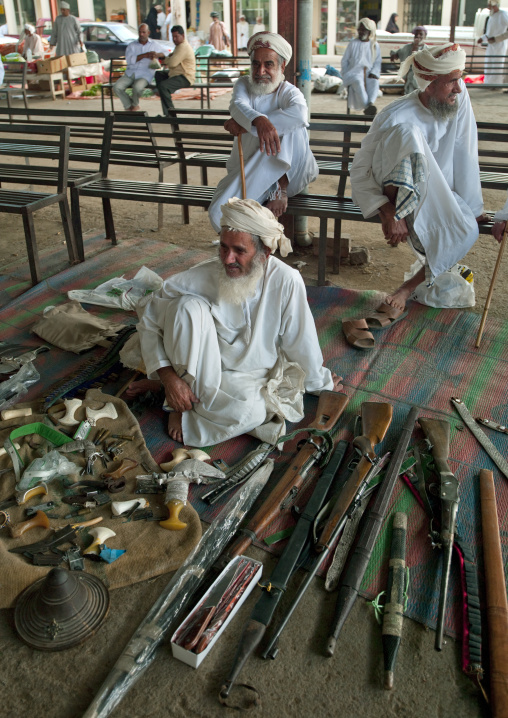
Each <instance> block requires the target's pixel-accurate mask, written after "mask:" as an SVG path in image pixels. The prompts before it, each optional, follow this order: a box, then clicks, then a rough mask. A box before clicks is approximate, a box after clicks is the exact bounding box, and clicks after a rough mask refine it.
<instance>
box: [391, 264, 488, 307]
mask: <svg viewBox="0 0 508 718" xmlns="http://www.w3.org/2000/svg"><path fill="white" fill-rule="evenodd" d="M422 266H424V265H423V263H422V262H421V261H420V260H419V259H417V260H416V262H415V263H414V264H413V265H412V266H411V269H410V270H409V272H407V273H406V274H404V281H407V280H408V279H411V277H413V276H414V275H415V274H416V272H417V271H418V270H419V269H420V268H421V267H422ZM468 273H469V278H468V279H464V276H463V275H467V274H468ZM472 274H473V273H472V272H471V271H470V270H469V267H466V266H465V265H464V264H460V265H459V264H456V265H455V266H454V267H452V268H451V269H449V270H448V271H447V272H443V273H442V274H440V275H439V276H438V277H436V278H435V279H434V281H433V282H432V283H430V282H427V281H425V282H422V283H421V284H419V285H418V286H417V287H416V289H415V290H414V292H413V293H412V294H411V297H410V299H414V300H415V301H416V302H419V303H420V304H426V305H427V306H428V307H437V308H439V309H462V308H464V307H474V305H475V294H474V283H473V278H472Z"/></svg>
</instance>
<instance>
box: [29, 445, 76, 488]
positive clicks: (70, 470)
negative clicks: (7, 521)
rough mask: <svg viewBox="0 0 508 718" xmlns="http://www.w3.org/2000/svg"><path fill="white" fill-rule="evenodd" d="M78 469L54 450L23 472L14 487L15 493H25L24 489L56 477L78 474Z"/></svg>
mask: <svg viewBox="0 0 508 718" xmlns="http://www.w3.org/2000/svg"><path fill="white" fill-rule="evenodd" d="M79 471H80V467H79V466H77V465H76V464H75V463H74V462H72V461H69V459H68V458H67V457H65V456H62V454H60V453H59V452H58V451H57V450H56V449H53V450H52V451H48V453H47V454H44V456H43V457H41V458H39V459H34V460H33V461H32V463H31V464H30V466H28V467H27V468H26V469H25V471H24V472H23V476H22V477H21V481H19V483H18V484H17V485H16V490H17V491H25V490H26V489H30V488H32V486H36V485H37V484H39V483H40V482H41V481H45V482H48V481H51V479H54V478H55V477H56V476H69V475H71V476H72V475H74V474H78V473H79Z"/></svg>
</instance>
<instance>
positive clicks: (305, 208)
mask: <svg viewBox="0 0 508 718" xmlns="http://www.w3.org/2000/svg"><path fill="white" fill-rule="evenodd" d="M110 122H113V118H110V119H108V120H107V123H110ZM345 161H347V162H349V160H345ZM108 164H109V157H108V148H107V145H106V144H105V147H104V157H103V161H102V163H101V172H102V176H101V179H99V180H95V181H93V182H90V183H86V184H83V185H81V186H79V187H77V188H76V192H77V194H79V195H80V196H83V197H96V198H100V199H101V200H102V203H103V207H104V214H105V225H106V235H107V237H108V238H110V239H111V241H112V242H113V244H116V242H117V238H116V233H115V228H114V220H113V213H112V210H111V200H130V201H142V202H154V203H163V204H172V205H183V206H185V207H191V206H192V207H202V208H204V209H207V208H208V207H209V205H210V202H211V200H212V197H213V193H214V190H215V188H214V187H208V186H200V185H189V184H186V183H182V184H171V183H167V182H142V181H128V180H116V179H110V178H108ZM341 171H343V172H344V173H345V172H346V170H345V168H343V170H341ZM341 179H343V177H342V175H341ZM339 185H340V182H339ZM287 213H288V214H290V215H301V216H307V217H317V218H318V219H319V220H320V231H319V259H318V284H319V285H323V284H324V283H325V272H326V245H327V223H328V220H330V219H331V220H333V221H335V222H336V223H339V227H340V222H342V220H350V221H351V220H352V221H361V222H363V221H366V220H364V218H363V216H362V214H361V211H360V209H359V207H357V206H356V205H355V204H354V202H353V200H352V199H350V198H347V197H338V196H337V195H310V194H302V195H297V196H296V197H290V198H289V202H288V209H287ZM73 220H74V221H75V232H76V235H77V236H81V221H80V217H79V213H75V214H74V216H73ZM368 221H370V222H379V217H378V216H377V215H376V216H375V217H372V218H371V219H369V220H368ZM490 227H491V223H490V222H489V223H484V224H483V225H482V226H481V231H482V232H488V231H490ZM334 236H335V235H334ZM336 239H337V240H338V241H336V242H335V243H334V259H335V261H336V262H338V258H339V254H340V232H339V237H336Z"/></svg>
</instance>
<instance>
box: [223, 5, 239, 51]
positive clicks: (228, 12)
mask: <svg viewBox="0 0 508 718" xmlns="http://www.w3.org/2000/svg"><path fill="white" fill-rule="evenodd" d="M234 1H235V0H233V2H234ZM222 5H223V8H222V11H223V13H224V25H225V26H226V30H227V33H228V35H229V37H230V38H231V37H232V32H233V29H232V27H231V6H230V4H229V0H224V2H223V4H222ZM235 32H236V28H235ZM226 50H227V48H226Z"/></svg>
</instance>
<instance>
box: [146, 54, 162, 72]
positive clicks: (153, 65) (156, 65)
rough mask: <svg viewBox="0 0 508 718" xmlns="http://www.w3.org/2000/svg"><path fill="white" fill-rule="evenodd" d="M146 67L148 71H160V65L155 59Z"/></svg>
mask: <svg viewBox="0 0 508 718" xmlns="http://www.w3.org/2000/svg"><path fill="white" fill-rule="evenodd" d="M148 67H149V68H150V70H162V65H161V64H160V62H159V60H158V58H156V57H154V58H153V60H152V61H151V63H150V64H149V65H148Z"/></svg>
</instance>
